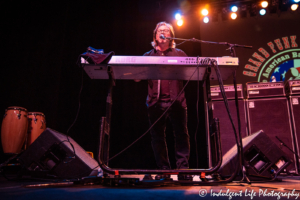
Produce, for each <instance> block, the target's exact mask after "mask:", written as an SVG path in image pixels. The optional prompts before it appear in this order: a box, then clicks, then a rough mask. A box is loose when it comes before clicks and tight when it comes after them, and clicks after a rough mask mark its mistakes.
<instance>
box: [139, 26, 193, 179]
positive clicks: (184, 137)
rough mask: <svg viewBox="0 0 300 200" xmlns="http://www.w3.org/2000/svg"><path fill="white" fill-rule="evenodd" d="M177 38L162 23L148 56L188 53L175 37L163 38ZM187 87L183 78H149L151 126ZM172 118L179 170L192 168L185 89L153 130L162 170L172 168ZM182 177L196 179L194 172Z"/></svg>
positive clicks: (161, 177) (154, 142) (155, 153)
mask: <svg viewBox="0 0 300 200" xmlns="http://www.w3.org/2000/svg"><path fill="white" fill-rule="evenodd" d="M164 37H175V35H174V29H173V27H172V25H171V24H168V23H166V22H160V23H158V24H157V25H156V28H155V29H154V31H153V42H152V43H151V44H152V46H153V49H152V50H151V51H149V52H147V53H145V54H144V56H187V55H186V54H185V53H184V52H183V51H182V50H180V49H177V48H175V45H176V44H175V42H174V40H169V39H163V38H164ZM182 88H183V81H179V80H148V96H147V101H146V104H147V108H148V116H149V122H150V126H151V125H152V124H153V123H154V122H155V121H156V120H157V119H158V118H159V117H160V116H161V115H162V113H163V112H164V111H165V110H166V109H167V108H168V107H169V106H170V105H171V103H172V102H173V100H174V99H176V97H177V96H178V94H179V93H180V91H181V90H182ZM167 119H170V121H171V124H172V128H173V133H174V140H175V158H176V166H177V169H187V168H189V157H190V140H189V134H188V129H187V105H186V99H185V94H184V92H183V93H181V94H180V95H179V97H178V98H177V99H176V101H175V103H174V104H173V105H172V106H171V108H170V109H169V110H168V112H167V113H166V115H164V116H163V117H162V118H161V119H160V120H159V121H158V123H157V124H155V125H154V127H153V128H152V129H151V131H150V132H151V140H152V141H151V144H152V148H153V151H154V156H155V160H156V164H157V166H158V168H159V169H170V162H169V157H168V150H167V145H166V136H165V129H166V120H167ZM167 178H170V175H166V174H163V175H157V176H156V177H155V179H156V180H159V179H167ZM178 179H179V180H192V176H191V175H186V174H179V175H178Z"/></svg>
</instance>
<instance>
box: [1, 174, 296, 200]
mask: <svg viewBox="0 0 300 200" xmlns="http://www.w3.org/2000/svg"><path fill="white" fill-rule="evenodd" d="M143 177H144V176H143V175H127V176H122V178H136V179H139V180H140V182H139V183H138V184H135V185H132V184H128V185H119V186H115V185H113V186H104V185H101V184H92V183H85V184H83V183H82V182H76V181H75V182H74V180H73V181H71V180H69V181H68V180H64V181H57V180H38V179H31V178H30V177H29V178H24V177H22V178H21V179H15V178H16V177H15V176H14V177H12V176H11V177H9V178H14V180H7V179H6V178H4V177H1V178H0V199H1V200H3V199H5V200H6V199H9V200H13V199H24V200H27V199H28V200H29V199H88V200H91V199H142V200H146V199H151V200H153V199H155V200H160V199H222V200H223V199H229V200H230V199H249V200H250V199H274V200H278V199H300V197H299V196H300V177H299V176H279V178H280V179H282V180H281V181H273V182H261V183H251V184H247V183H241V182H236V181H235V182H231V183H227V184H220V185H216V186H209V185H204V186H199V185H197V184H196V183H197V182H198V181H200V180H199V176H194V183H195V185H186V186H185V185H179V184H178V182H177V176H176V175H172V176H171V178H173V182H172V181H168V182H166V183H164V182H162V181H150V182H149V181H148V182H146V184H145V182H143V181H142V179H143ZM153 177H154V175H153Z"/></svg>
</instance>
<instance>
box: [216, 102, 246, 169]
mask: <svg viewBox="0 0 300 200" xmlns="http://www.w3.org/2000/svg"><path fill="white" fill-rule="evenodd" d="M238 104H239V111H240V121H241V136H242V138H244V137H246V136H247V135H248V130H247V118H246V107H245V101H244V100H238ZM228 105H229V109H230V112H231V116H232V119H233V122H234V126H235V128H236V131H237V134H238V130H239V129H238V120H237V111H236V106H235V101H234V100H228ZM212 110H213V118H218V119H219V121H220V137H221V149H222V155H225V154H226V153H227V151H229V150H230V149H231V148H232V147H233V146H234V145H235V144H236V139H235V135H234V131H233V128H232V125H231V122H230V119H229V116H228V113H227V110H226V107H225V104H224V101H212ZM211 142H212V141H211ZM211 142H210V144H211ZM212 147H213V148H211V154H212V164H213V165H214V164H216V155H215V154H216V149H215V147H214V145H212Z"/></svg>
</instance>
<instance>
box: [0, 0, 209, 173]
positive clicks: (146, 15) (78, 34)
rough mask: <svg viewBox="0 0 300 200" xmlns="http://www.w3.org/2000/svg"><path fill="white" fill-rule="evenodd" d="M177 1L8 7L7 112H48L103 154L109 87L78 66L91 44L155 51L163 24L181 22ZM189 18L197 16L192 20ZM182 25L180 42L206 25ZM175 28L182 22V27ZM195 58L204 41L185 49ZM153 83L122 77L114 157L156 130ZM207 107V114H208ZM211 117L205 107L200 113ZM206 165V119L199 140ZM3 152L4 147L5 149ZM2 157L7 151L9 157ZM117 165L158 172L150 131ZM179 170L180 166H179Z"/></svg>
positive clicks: (55, 124)
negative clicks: (150, 99)
mask: <svg viewBox="0 0 300 200" xmlns="http://www.w3.org/2000/svg"><path fill="white" fill-rule="evenodd" d="M175 7H177V8H178V3H177V1H161V2H159V1H150V0H147V1H139V0H134V1H120V0H111V1H66V2H65V1H63V2H59V3H58V2H56V3H54V2H50V1H26V2H18V3H13V2H5V3H1V14H2V17H1V19H2V20H1V27H2V28H1V38H2V40H1V41H2V44H1V48H2V51H1V52H2V70H1V97H2V98H1V107H0V115H2V116H3V115H4V113H5V109H6V108H7V107H9V106H20V107H24V108H26V109H27V110H28V111H29V112H43V113H44V114H45V116H46V121H47V127H49V128H52V129H54V130H57V131H59V132H61V133H64V134H66V132H67V130H68V128H69V127H70V126H71V124H72V123H73V122H74V120H75V118H76V113H77V110H78V105H79V92H80V88H81V87H82V92H81V95H80V111H79V115H78V118H77V120H76V123H75V124H74V126H73V127H72V128H71V130H70V131H69V133H68V134H69V135H70V136H71V137H72V138H73V139H74V140H75V141H76V142H77V143H79V145H81V146H82V148H83V149H85V150H86V151H92V152H94V154H95V155H97V145H98V136H99V125H100V124H99V120H100V119H101V117H102V116H105V110H106V107H105V106H106V104H105V102H106V95H107V89H108V82H107V81H106V80H91V79H90V78H89V77H88V76H87V75H86V73H85V72H83V70H82V69H81V68H80V67H78V66H77V65H76V61H77V59H78V56H79V55H80V54H81V53H83V52H85V51H86V48H87V47H88V46H92V47H94V48H101V49H104V52H105V53H108V52H111V51H114V52H115V54H116V55H143V54H144V53H145V52H147V51H149V50H151V48H152V46H151V45H150V42H151V41H152V32H153V30H154V28H155V26H156V24H157V23H158V22H160V21H167V22H171V23H173V22H174V21H173V16H174V15H173V13H174V10H175V9H173V8H175ZM187 17H189V16H188V15H187ZM190 18H191V19H192V20H190V21H187V20H186V23H185V27H181V28H177V27H176V26H174V28H175V34H176V37H182V38H192V37H195V38H199V35H200V34H199V31H200V29H199V25H200V24H199V21H198V19H193V17H190ZM174 25H175V24H174ZM180 48H181V49H183V50H184V51H185V52H186V53H187V54H188V55H189V56H197V55H200V56H201V48H200V45H198V44H187V43H186V44H183V45H182V46H180ZM196 89H197V84H196V82H193V83H192V82H191V83H190V84H189V85H188V86H187V88H186V96H187V100H188V104H189V110H188V112H189V131H190V135H191V144H192V149H191V151H192V153H191V156H192V158H191V165H192V166H193V167H195V165H196V163H195V141H194V135H195V129H196V122H197V119H196V112H195V108H196ZM146 96H147V82H146V81H141V82H140V83H135V82H134V81H124V80H117V82H116V87H114V92H113V109H112V123H111V148H110V155H111V156H113V155H115V154H116V153H118V152H119V151H121V150H122V149H124V148H125V147H127V146H128V145H129V144H130V143H131V142H133V141H134V140H135V139H136V138H138V137H139V136H140V135H142V134H143V133H144V132H145V131H146V130H147V129H148V126H149V125H148V117H147V110H146V104H145V101H146ZM201 109H202V110H201ZM200 112H201V113H203V108H200ZM167 135H168V140H169V141H168V142H169V144H170V145H169V149H170V159H171V160H172V164H175V162H174V153H173V151H174V147H173V141H172V140H173V137H170V136H171V135H172V130H171V129H168V130H167ZM197 140H198V142H200V143H201V144H202V146H201V145H200V148H199V150H200V152H201V153H200V155H199V156H201V162H200V163H199V165H201V166H202V167H205V166H206V164H207V158H206V142H205V127H204V119H203V118H201V119H200V131H199V136H198V139H197ZM1 151H2V149H1ZM1 154H2V153H1ZM110 166H112V167H123V168H155V167H156V166H155V161H154V156H153V153H152V149H151V145H150V134H147V135H146V136H145V137H143V138H142V139H141V140H140V141H139V142H137V143H136V144H135V145H133V146H132V147H131V148H130V149H128V150H127V151H126V152H124V153H123V154H121V155H120V156H118V157H116V158H115V159H113V160H112V161H111V162H110ZM174 167H175V166H174Z"/></svg>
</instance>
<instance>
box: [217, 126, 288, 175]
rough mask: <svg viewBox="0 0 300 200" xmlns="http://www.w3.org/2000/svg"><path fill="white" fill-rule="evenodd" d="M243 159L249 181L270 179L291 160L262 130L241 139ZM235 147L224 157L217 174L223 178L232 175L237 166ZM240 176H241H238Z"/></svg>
mask: <svg viewBox="0 0 300 200" xmlns="http://www.w3.org/2000/svg"><path fill="white" fill-rule="evenodd" d="M242 141H243V153H244V155H243V159H244V166H245V167H246V171H247V176H248V178H249V179H250V180H261V179H272V178H273V177H274V176H275V175H278V174H279V173H280V172H281V171H282V170H283V169H285V168H286V167H287V166H288V165H289V164H290V163H291V160H290V159H289V157H288V156H287V155H286V154H285V153H284V152H283V151H282V150H281V149H280V148H279V147H278V146H277V145H276V144H275V143H274V142H273V141H272V140H270V138H269V137H268V136H267V134H265V133H264V132H263V131H262V130H260V131H258V132H256V133H253V134H252V135H250V136H248V137H245V138H243V140H242ZM237 156H238V154H237V145H235V146H234V147H232V148H231V149H230V150H229V151H228V152H227V153H226V154H225V155H224V156H223V162H222V165H221V167H220V169H219V171H218V172H219V173H220V175H221V176H223V177H225V176H226V177H227V176H230V175H232V174H233V173H234V171H235V169H236V167H237V165H238V157H237ZM240 175H241V174H240Z"/></svg>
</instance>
